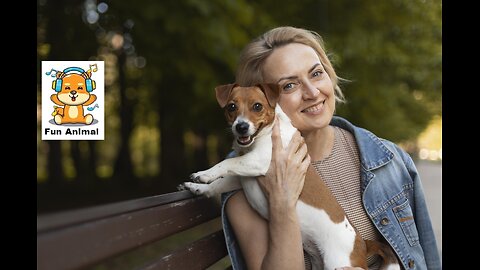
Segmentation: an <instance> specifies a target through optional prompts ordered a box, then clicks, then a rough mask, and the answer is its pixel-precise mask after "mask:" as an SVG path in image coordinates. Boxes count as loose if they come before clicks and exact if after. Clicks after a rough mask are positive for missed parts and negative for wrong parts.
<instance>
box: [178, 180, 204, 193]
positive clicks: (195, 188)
mask: <svg viewBox="0 0 480 270" xmlns="http://www.w3.org/2000/svg"><path fill="white" fill-rule="evenodd" d="M180 186H182V187H183V188H184V190H189V191H190V192H192V193H193V194H195V195H205V196H207V197H210V192H209V191H210V189H209V186H208V184H197V183H192V182H185V183H183V184H181V185H180Z"/></svg>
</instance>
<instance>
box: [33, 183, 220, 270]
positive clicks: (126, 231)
mask: <svg viewBox="0 0 480 270" xmlns="http://www.w3.org/2000/svg"><path fill="white" fill-rule="evenodd" d="M219 215H220V211H219V207H218V205H216V204H215V203H214V202H213V201H211V200H209V199H207V198H205V197H199V196H194V195H192V194H191V193H190V192H188V191H180V192H174V193H168V194H162V195H158V196H153V197H147V198H141V199H136V200H130V201H125V202H119V203H113V204H108V205H102V206H96V207H91V208H86V209H79V210H72V211H66V212H62V213H54V214H47V215H42V216H38V217H37V269H38V270H42V269H48V270H55V269H79V268H85V267H90V266H92V265H97V264H99V263H101V262H103V261H105V260H107V259H109V258H112V257H115V256H118V255H120V254H123V253H125V252H127V251H130V250H133V249H135V248H138V247H142V246H145V245H147V244H150V243H153V242H155V241H158V240H160V239H164V238H166V237H168V236H171V235H173V234H176V233H179V232H182V231H185V230H187V229H189V228H192V227H194V226H196V225H199V224H202V223H205V222H207V221H209V220H212V219H214V218H217V217H218V216H219ZM158 255H159V256H158V257H157V258H155V259H153V260H149V262H146V263H144V264H143V265H141V266H139V268H138V269H205V268H207V267H208V266H210V265H212V264H214V263H215V262H217V261H218V260H220V259H222V258H224V257H225V256H226V255H227V251H226V248H225V243H224V236H223V232H222V231H221V228H220V230H218V231H216V232H213V233H211V234H210V235H207V236H205V237H203V238H202V239H199V240H196V241H194V242H191V243H188V244H187V245H186V246H184V247H181V248H177V249H175V250H173V251H169V252H166V253H163V254H158Z"/></svg>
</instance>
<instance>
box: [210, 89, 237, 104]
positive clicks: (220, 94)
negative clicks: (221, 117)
mask: <svg viewBox="0 0 480 270" xmlns="http://www.w3.org/2000/svg"><path fill="white" fill-rule="evenodd" d="M235 86H237V84H236V83H231V84H225V85H220V86H217V87H215V95H216V96H217V101H218V104H220V107H222V108H223V107H225V105H227V100H228V96H229V95H230V92H231V91H232V89H233V88H234V87H235Z"/></svg>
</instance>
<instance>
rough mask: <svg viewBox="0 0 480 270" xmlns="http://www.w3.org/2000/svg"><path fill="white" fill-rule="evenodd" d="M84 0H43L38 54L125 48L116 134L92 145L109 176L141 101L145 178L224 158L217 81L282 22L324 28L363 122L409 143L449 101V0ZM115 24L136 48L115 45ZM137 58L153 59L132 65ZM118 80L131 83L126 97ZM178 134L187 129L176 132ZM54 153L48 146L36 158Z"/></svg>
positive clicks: (341, 109) (111, 55)
mask: <svg viewBox="0 0 480 270" xmlns="http://www.w3.org/2000/svg"><path fill="white" fill-rule="evenodd" d="M87 2H89V1H80V0H77V1H70V2H69V1H67V2H59V3H56V2H54V1H53V0H45V1H39V2H37V5H38V24H37V32H38V36H37V58H38V60H46V59H48V60H79V59H85V60H87V59H89V58H92V57H98V55H100V54H102V55H104V56H105V57H106V56H108V60H106V61H107V62H108V65H109V66H110V69H112V70H113V72H114V73H115V72H116V70H118V68H119V65H120V63H119V62H118V61H117V58H118V57H119V55H120V54H121V52H123V53H125V54H126V55H127V61H126V64H125V67H120V68H124V70H125V75H124V76H123V77H122V78H118V77H115V81H113V82H112V83H111V84H109V85H107V88H106V89H105V91H106V106H107V105H108V113H109V115H108V121H107V123H106V124H107V130H108V133H107V138H106V140H105V141H103V142H98V143H96V144H95V145H96V150H95V152H96V153H98V159H97V160H98V161H97V168H96V171H97V172H102V173H101V174H102V175H103V176H108V175H113V173H112V172H111V170H112V169H111V166H112V165H111V163H112V162H113V160H114V159H115V155H117V152H118V151H117V150H116V149H117V148H118V145H120V142H121V141H122V139H121V136H120V135H119V133H120V130H121V129H120V127H121V125H122V124H125V123H124V122H125V119H122V118H121V113H120V112H122V111H123V110H127V109H128V110H129V111H133V117H132V118H131V120H130V121H131V122H132V128H133V130H132V132H131V135H130V139H129V145H130V149H131V151H132V154H131V155H132V157H130V158H131V159H132V162H133V164H134V165H135V172H136V173H135V175H136V176H137V177H153V178H154V177H158V175H159V173H160V172H162V171H163V170H164V169H165V168H172V167H174V166H177V167H178V168H179V169H178V170H181V172H182V173H183V174H180V173H181V172H180V171H176V172H175V173H173V174H172V175H170V176H169V179H170V178H171V179H170V180H169V179H163V181H177V182H178V181H180V180H179V179H182V177H183V176H184V175H187V174H188V173H189V172H191V171H193V170H195V169H198V166H206V165H208V164H205V162H206V160H207V159H208V162H210V163H211V162H214V161H216V160H217V159H218V158H221V157H222V156H223V155H224V154H225V152H226V151H227V150H228V148H229V147H230V143H229V134H228V133H227V132H226V127H227V126H226V123H225V120H224V118H223V114H222V112H221V110H220V108H219V106H218V104H217V102H216V100H215V95H214V87H215V86H217V85H220V84H225V83H230V82H233V81H234V71H235V68H236V64H237V59H238V56H239V54H240V51H241V50H242V48H243V47H244V46H245V44H246V43H247V42H249V41H250V40H251V39H253V38H255V37H257V36H258V35H260V34H261V33H263V32H265V31H266V30H268V29H270V28H273V27H277V26H281V25H292V26H297V27H303V28H307V29H311V30H314V31H317V32H318V33H320V34H321V35H322V36H323V38H324V41H325V45H326V47H327V53H328V54H329V55H330V56H331V59H332V61H333V64H334V67H335V68H336V71H337V74H338V75H339V76H340V77H342V78H345V79H348V80H350V82H348V83H344V84H342V85H341V86H342V89H344V93H345V96H346V98H347V103H346V104H343V105H340V106H338V107H337V114H338V115H341V116H344V117H346V118H347V119H349V120H350V121H352V122H353V123H354V124H356V125H359V126H361V127H364V128H367V129H369V130H371V131H372V132H374V133H376V134H377V135H379V136H381V137H384V138H386V139H389V140H392V141H394V142H402V141H405V140H410V139H413V138H415V137H416V136H418V134H419V133H420V132H421V131H422V130H424V129H425V127H426V124H427V123H428V122H429V120H430V119H431V118H432V116H434V115H440V114H441V111H442V105H441V103H442V95H441V92H442V79H441V76H442V43H441V41H442V30H441V27H442V21H441V13H442V4H441V1H440V0H434V1H433V0H411V1H404V0H385V1H373V0H364V1H356V0H353V1H352V0H335V1H328V0H298V1H286V0H263V1H248V0H235V1H233V0H227V1H224V0H212V1H201V0H165V1H156V0H142V1H136V2H132V1H110V2H108V11H107V12H106V13H104V14H99V16H100V18H99V21H98V22H97V23H95V24H91V25H90V24H88V23H86V21H85V18H84V16H85V14H84V13H83V8H84V7H85V3H87ZM89 3H90V2H89ZM113 34H117V35H121V36H122V37H123V38H124V39H125V40H129V41H130V42H131V45H132V47H130V49H126V48H124V49H115V48H113V47H112V44H111V42H110V41H111V40H110V39H111V37H112V35H113ZM122 50H123V51H122ZM137 57H143V58H144V59H145V61H146V65H145V66H143V67H138V66H135V65H134V64H132V63H134V62H135V61H136V60H135V59H136V58H137ZM38 66H40V63H38ZM106 66H107V65H106ZM120 79H122V80H123V82H124V84H122V83H120V81H122V80H120ZM122 87H124V88H122ZM119 89H124V91H125V94H126V102H127V104H124V105H122V106H123V107H122V106H120V103H119V102H120V101H119V97H120V95H119V93H120V90H119ZM171 132H174V133H175V134H169V133H171ZM167 135H171V136H167ZM172 135H173V136H172ZM172 137H173V138H175V137H176V138H177V139H178V138H180V139H179V140H177V141H173V140H172V141H168V140H169V139H171V138H172ZM182 141H183V142H184V143H185V144H186V145H181V143H179V142H182ZM160 142H162V143H160ZM165 143H166V145H165ZM44 144H45V142H41V141H39V147H38V149H48V147H46V146H45V145H44ZM162 145H163V147H164V148H163V149H162ZM170 147H171V148H170ZM211 147H215V148H216V149H214V150H212V149H210V148H211ZM207 148H208V149H207ZM162 152H163V153H162ZM49 153H50V152H49V151H46V150H45V151H44V150H42V151H39V153H38V155H39V159H40V160H45V159H46V158H47V155H48V154H49ZM177 153H181V154H182V155H176V154H177ZM50 154H51V153H50ZM215 154H217V155H218V156H217V157H215ZM64 155H67V156H68V153H64ZM162 155H163V156H164V158H163V159H162V158H161V156H162ZM202 162H203V163H202ZM38 164H44V165H43V166H46V165H45V162H39V163H38ZM68 166H72V165H68ZM68 166H67V167H68ZM39 171H40V172H42V173H41V174H40V175H48V173H45V171H46V170H45V169H40V170H39ZM68 171H76V170H74V169H71V168H68ZM97 175H99V174H98V173H97Z"/></svg>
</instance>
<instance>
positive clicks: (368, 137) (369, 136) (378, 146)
mask: <svg viewBox="0 0 480 270" xmlns="http://www.w3.org/2000/svg"><path fill="white" fill-rule="evenodd" d="M330 125H332V126H337V127H340V128H343V129H345V130H348V131H349V132H351V133H352V134H353V136H354V137H355V141H356V142H357V145H358V150H359V152H360V161H361V163H362V166H363V167H364V168H365V170H367V171H369V170H373V169H376V168H378V167H381V166H383V165H385V164H386V163H388V162H389V161H390V160H392V158H393V153H392V151H390V150H389V149H388V148H387V147H386V146H385V144H384V143H383V142H382V141H381V139H380V138H378V137H377V136H375V135H374V134H373V133H372V132H370V131H368V130H366V129H363V128H360V127H357V126H354V125H353V124H352V123H350V122H348V121H347V120H346V119H344V118H342V117H339V116H333V118H332V121H331V122H330Z"/></svg>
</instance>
